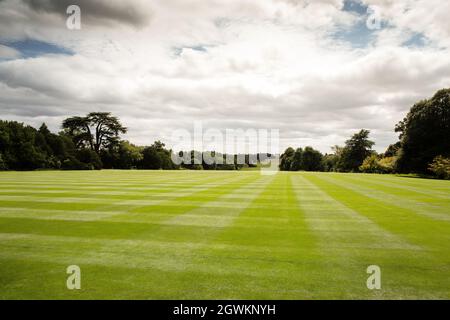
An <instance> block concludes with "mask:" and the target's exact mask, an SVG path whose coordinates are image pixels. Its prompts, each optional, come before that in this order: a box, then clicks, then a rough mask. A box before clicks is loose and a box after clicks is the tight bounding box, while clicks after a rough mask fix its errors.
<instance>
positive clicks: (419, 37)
mask: <svg viewBox="0 0 450 320" xmlns="http://www.w3.org/2000/svg"><path fill="white" fill-rule="evenodd" d="M427 42H428V38H427V37H425V36H424V35H423V34H422V33H416V34H414V35H413V36H412V37H411V38H409V39H408V40H407V41H405V42H403V44H402V46H403V47H409V48H422V47H425V46H426V45H427Z"/></svg>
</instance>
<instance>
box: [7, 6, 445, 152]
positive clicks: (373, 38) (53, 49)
mask: <svg viewBox="0 0 450 320" xmlns="http://www.w3.org/2000/svg"><path fill="white" fill-rule="evenodd" d="M72 4H76V5H78V6H79V7H80V9H81V29H80V30H70V29H68V28H67V26H66V21H67V19H68V18H69V16H68V14H67V13H66V9H67V7H68V6H69V5H72ZM448 12H450V1H447V0H403V1H398V0H397V1H393V0H345V1H344V0H264V1H261V0H153V1H147V0H129V1H119V0H97V1H92V0H67V1H66V0H0V119H3V120H16V121H20V122H25V123H27V124H30V125H33V126H35V127H38V126H39V125H40V124H41V123H42V122H45V123H46V124H47V125H48V126H49V127H50V129H52V130H53V131H59V130H60V129H61V128H60V125H61V122H62V120H63V119H64V118H66V117H68V116H73V115H84V114H87V113H88V112H91V111H105V112H106V111H108V112H112V113H113V114H115V115H117V116H118V117H119V118H120V119H121V120H122V122H123V124H124V125H125V126H127V127H128V128H129V131H128V133H127V135H126V136H125V138H126V139H128V140H130V141H131V142H132V143H135V144H140V145H149V144H152V143H153V141H155V140H156V139H159V140H162V141H163V142H165V143H166V144H167V145H168V146H169V147H171V146H173V145H174V144H175V141H173V139H172V134H173V132H174V131H175V130H177V129H187V130H189V131H192V130H193V128H194V123H195V122H201V124H202V126H203V128H204V129H205V130H206V129H208V128H213V129H218V130H222V131H224V130H225V129H243V130H246V129H256V130H258V129H278V130H279V132H280V151H282V150H283V149H285V148H286V147H288V146H293V147H304V146H308V145H310V146H313V147H315V148H317V149H319V150H321V151H322V152H330V151H331V149H330V147H331V146H333V145H336V144H337V145H342V144H343V143H344V142H345V140H347V139H348V138H349V137H350V136H351V135H352V134H353V133H355V132H356V131H359V130H360V129H362V128H365V129H369V130H370V131H371V138H372V139H373V140H374V141H375V142H376V145H375V149H376V150H377V151H379V152H382V151H384V150H385V148H386V147H387V146H388V145H389V144H391V143H395V142H396V141H397V134H396V133H395V132H394V127H395V124H396V123H397V122H398V121H400V120H402V119H403V118H404V116H405V115H406V113H407V112H408V110H409V109H410V107H411V106H412V105H413V104H414V103H415V102H417V101H419V100H421V99H425V98H429V97H431V96H432V95H433V94H434V93H435V92H436V91H437V90H439V89H442V88H446V87H447V88H448V87H450V19H448ZM218 149H219V148H218Z"/></svg>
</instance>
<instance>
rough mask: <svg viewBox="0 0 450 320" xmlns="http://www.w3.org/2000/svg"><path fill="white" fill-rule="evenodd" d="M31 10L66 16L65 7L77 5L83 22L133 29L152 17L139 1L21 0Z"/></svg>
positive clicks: (145, 3)
mask: <svg viewBox="0 0 450 320" xmlns="http://www.w3.org/2000/svg"><path fill="white" fill-rule="evenodd" d="M22 1H23V2H24V3H26V4H27V5H28V6H29V7H30V8H31V9H33V10H36V11H43V12H47V13H54V14H59V15H63V16H66V10H67V7H69V6H70V5H78V6H79V7H80V8H81V13H82V17H83V22H87V23H92V24H104V23H105V22H106V23H114V22H118V23H125V24H128V25H132V26H134V27H143V26H145V25H147V24H148V23H149V22H150V20H151V17H152V10H151V9H150V6H149V5H148V2H145V1H140V0H137V1H136V0H132V1H117V0H97V1H92V0H22Z"/></svg>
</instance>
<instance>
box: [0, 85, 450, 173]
mask: <svg viewBox="0 0 450 320" xmlns="http://www.w3.org/2000/svg"><path fill="white" fill-rule="evenodd" d="M395 131H396V132H398V133H399V141H397V142H396V143H394V144H392V145H390V146H389V147H388V148H387V150H386V151H385V152H384V153H382V154H377V153H376V152H375V151H374V150H373V149H372V148H373V146H374V145H375V143H374V142H373V141H371V140H370V139H369V134H370V131H369V130H365V129H362V130H360V131H359V132H357V133H355V134H354V135H353V136H352V137H350V139H348V140H347V141H346V142H345V144H344V145H343V146H334V147H332V150H333V153H331V154H322V153H321V152H319V151H318V150H315V149H314V148H313V147H310V146H307V147H305V148H296V149H294V148H291V147H289V148H287V149H286V151H285V152H284V153H283V154H281V156H280V165H279V167H280V170H282V171H335V172H368V173H419V174H434V175H436V176H438V177H440V178H450V138H449V137H450V89H442V90H440V91H438V92H437V93H436V94H435V95H434V96H433V97H432V98H431V99H425V100H422V101H419V102H417V103H416V104H414V106H413V107H412V108H411V110H410V111H409V112H408V114H407V115H406V117H405V118H404V119H403V120H402V121H400V122H399V123H398V124H397V125H396V127H395ZM126 132H127V128H126V127H124V126H123V125H122V124H121V122H120V120H119V119H118V118H117V117H115V116H113V115H112V114H111V113H108V112H92V113H89V114H88V115H86V116H76V117H70V118H67V119H65V120H64V121H63V123H62V130H61V131H60V132H59V133H57V134H56V133H52V132H50V130H49V129H48V127H47V126H46V125H45V123H44V124H42V125H41V127H40V128H39V129H35V128H33V127H31V126H28V125H25V124H23V123H18V122H16V121H1V120H0V170H35V169H65V170H92V169H102V168H104V169H154V170H157V169H164V170H174V169H182V168H184V169H191V170H202V169H204V170H239V169H242V168H243V167H256V166H258V164H259V163H261V162H263V161H264V160H265V159H267V158H268V157H270V155H266V154H258V155H254V156H251V155H231V158H234V163H231V164H230V163H229V161H227V162H225V161H224V164H218V163H214V164H208V163H205V161H204V160H200V161H192V162H191V163H183V164H181V165H177V164H175V163H174V162H173V161H172V152H173V151H172V150H169V149H167V148H166V147H165V145H164V143H162V142H160V141H155V142H154V143H153V144H152V145H150V146H137V145H134V144H132V143H130V142H129V141H126V140H122V139H120V135H121V134H125V133H126ZM188 153H189V155H190V159H192V160H194V159H203V157H201V156H200V155H201V152H198V151H194V150H192V151H190V152H188ZM213 154H214V156H216V157H223V158H224V159H226V158H229V157H228V156H227V155H226V154H220V153H214V152H213ZM240 156H244V158H245V161H244V163H243V164H241V162H240V161H237V159H238V157H240ZM255 157H256V159H257V161H256V163H255V162H254V161H252V160H251V159H254V158H255Z"/></svg>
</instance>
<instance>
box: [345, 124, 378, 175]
mask: <svg viewBox="0 0 450 320" xmlns="http://www.w3.org/2000/svg"><path fill="white" fill-rule="evenodd" d="M369 134H370V131H369V130H365V129H362V130H361V131H359V132H358V133H355V134H354V135H353V136H352V137H351V138H350V139H349V140H347V141H346V142H345V147H344V148H343V149H342V152H341V155H340V159H339V162H338V169H339V170H340V171H352V172H358V171H359V167H360V166H361V165H362V163H363V161H364V159H366V158H367V157H368V156H369V155H371V154H372V153H373V150H372V147H373V146H374V145H375V142H373V141H371V140H369Z"/></svg>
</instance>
